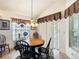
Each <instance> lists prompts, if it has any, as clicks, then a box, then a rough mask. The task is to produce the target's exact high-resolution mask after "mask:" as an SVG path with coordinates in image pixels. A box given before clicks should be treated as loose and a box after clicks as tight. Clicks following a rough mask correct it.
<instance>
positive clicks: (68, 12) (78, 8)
mask: <svg viewBox="0 0 79 59" xmlns="http://www.w3.org/2000/svg"><path fill="white" fill-rule="evenodd" d="M78 12H79V0H77V1H76V2H75V3H73V4H72V5H71V6H70V7H68V8H67V9H66V10H65V12H64V17H65V18H67V17H68V16H72V15H73V13H78Z"/></svg>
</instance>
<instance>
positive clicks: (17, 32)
mask: <svg viewBox="0 0 79 59" xmlns="http://www.w3.org/2000/svg"><path fill="white" fill-rule="evenodd" d="M25 32H26V33H27V36H24V34H23V33H25ZM30 33H31V26H27V25H25V24H23V23H20V24H17V23H12V35H13V40H14V41H16V40H19V39H21V38H24V37H25V38H26V39H29V37H30Z"/></svg>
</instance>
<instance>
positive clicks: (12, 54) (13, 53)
mask: <svg viewBox="0 0 79 59" xmlns="http://www.w3.org/2000/svg"><path fill="white" fill-rule="evenodd" d="M18 55H19V52H18V51H15V50H13V51H11V52H10V53H8V54H5V55H3V56H2V57H0V59H15V58H16V57H17V56H18Z"/></svg>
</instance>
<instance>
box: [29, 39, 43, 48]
mask: <svg viewBox="0 0 79 59" xmlns="http://www.w3.org/2000/svg"><path fill="white" fill-rule="evenodd" d="M43 44H44V40H42V39H41V38H33V39H30V47H38V46H42V45H43Z"/></svg>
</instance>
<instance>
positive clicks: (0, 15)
mask: <svg viewBox="0 0 79 59" xmlns="http://www.w3.org/2000/svg"><path fill="white" fill-rule="evenodd" d="M0 19H4V20H10V30H0V34H3V35H5V36H6V41H7V43H9V45H10V48H13V47H14V42H13V39H12V31H11V19H10V17H9V16H8V14H7V13H6V12H4V11H1V10H0Z"/></svg>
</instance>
